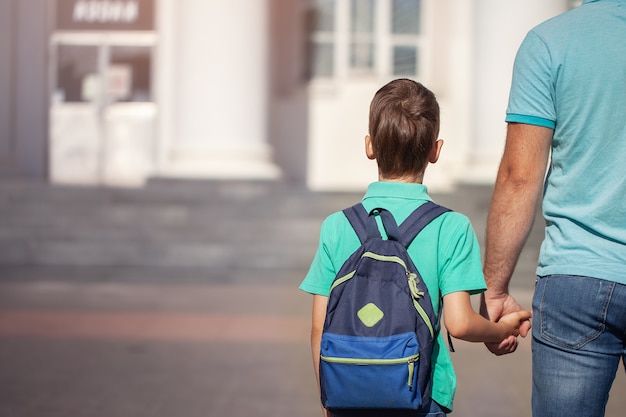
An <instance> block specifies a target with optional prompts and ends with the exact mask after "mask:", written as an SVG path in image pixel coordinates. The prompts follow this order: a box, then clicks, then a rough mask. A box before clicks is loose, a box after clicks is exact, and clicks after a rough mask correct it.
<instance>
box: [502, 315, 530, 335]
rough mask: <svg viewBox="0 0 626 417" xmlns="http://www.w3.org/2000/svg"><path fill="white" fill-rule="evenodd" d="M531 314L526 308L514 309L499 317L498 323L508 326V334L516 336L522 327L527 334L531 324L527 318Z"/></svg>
mask: <svg viewBox="0 0 626 417" xmlns="http://www.w3.org/2000/svg"><path fill="white" fill-rule="evenodd" d="M532 316H533V314H532V313H531V312H530V311H528V310H522V311H516V312H514V313H509V314H506V315H504V316H502V317H500V320H498V323H502V324H504V325H506V326H508V327H509V329H510V335H511V336H515V337H517V336H519V335H520V332H521V329H522V327H524V329H526V334H528V330H529V329H530V326H531V324H530V321H529V320H530V318H531V317H532ZM522 337H523V336H522Z"/></svg>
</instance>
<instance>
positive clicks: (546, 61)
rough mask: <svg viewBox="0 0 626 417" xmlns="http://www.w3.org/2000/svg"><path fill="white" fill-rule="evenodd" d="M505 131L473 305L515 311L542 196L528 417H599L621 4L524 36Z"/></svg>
mask: <svg viewBox="0 0 626 417" xmlns="http://www.w3.org/2000/svg"><path fill="white" fill-rule="evenodd" d="M506 121H507V123H508V131H507V138H506V146H505V150H504V155H503V157H502V161H501V165H500V169H499V171H498V177H497V180H496V186H495V190H494V195H493V199H492V202H491V206H490V210H489V216H488V220H487V236H486V255H485V264H484V272H485V278H486V281H487V286H488V290H487V292H485V295H484V300H483V301H484V306H483V307H486V310H487V312H488V314H489V317H490V318H491V320H497V319H498V318H499V317H500V316H501V315H502V314H506V313H509V312H511V311H517V310H519V309H521V307H520V306H519V305H518V303H517V302H516V301H515V299H514V298H513V297H511V295H509V293H508V285H509V281H510V278H511V275H512V273H513V269H514V267H515V264H516V262H517V259H518V256H519V254H520V251H521V249H522V247H523V245H524V244H525V241H526V238H527V236H528V233H529V231H530V228H531V225H532V221H533V218H534V214H535V207H536V204H537V203H538V201H539V197H540V193H541V191H542V190H543V202H542V211H543V216H544V218H545V221H546V227H545V238H544V241H543V244H542V247H541V252H540V255H539V265H538V268H537V276H538V278H537V285H536V288H535V295H534V298H533V321H534V323H533V327H534V330H533V342H532V348H533V398H532V408H533V416H534V417H544V416H574V415H578V416H593V417H596V416H603V415H604V409H605V406H606V403H607V400H608V393H609V390H610V387H611V384H612V382H613V380H614V378H615V373H616V371H617V368H618V365H619V361H620V358H621V359H622V360H623V358H624V356H625V352H626V349H625V346H626V336H625V334H626V0H586V1H584V2H583V4H582V5H581V6H580V7H578V8H576V9H573V10H570V11H568V12H566V13H563V14H562V15H559V16H557V17H555V18H552V19H550V20H548V21H546V22H544V23H542V24H540V25H539V26H537V27H535V28H534V29H533V30H531V31H530V32H529V33H528V35H527V36H526V38H525V39H524V41H523V43H522V45H521V46H520V49H519V51H518V53H517V57H516V59H515V65H514V70H513V81H512V85H511V91H510V97H509V105H508V108H507V116H506ZM550 154H552V157H551V158H550ZM546 167H549V169H548V172H547V176H546ZM544 178H545V184H544ZM527 331H528V329H525V331H522V332H521V333H522V335H525V333H526V332H527ZM488 347H489V348H490V350H491V351H492V352H494V353H496V354H501V353H504V352H503V351H501V350H499V348H498V347H497V346H494V345H489V346H488Z"/></svg>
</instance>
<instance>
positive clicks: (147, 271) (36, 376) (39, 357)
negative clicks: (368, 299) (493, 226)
mask: <svg viewBox="0 0 626 417" xmlns="http://www.w3.org/2000/svg"><path fill="white" fill-rule="evenodd" d="M489 195H490V189H489V188H487V187H461V188H459V189H458V190H457V191H456V192H454V193H450V194H441V195H435V198H436V200H437V201H438V202H440V203H442V204H444V205H448V206H449V207H451V208H453V209H456V210H459V211H463V212H465V213H467V214H468V215H469V216H470V218H471V219H472V222H473V224H474V227H475V229H476V230H477V232H478V234H479V237H480V238H481V239H482V231H483V230H484V221H485V215H486V208H487V205H488V199H489ZM355 199H358V195H357V194H349V193H342V194H336V193H311V192H308V191H306V190H303V189H302V188H300V187H295V186H290V185H285V184H267V183H213V182H207V183H203V182H173V181H155V182H152V183H150V184H149V185H148V186H147V187H146V188H144V189H141V190H120V189H98V188H72V187H49V186H46V185H43V184H33V183H23V182H21V183H20V182H4V183H0V417H54V416H59V417H68V416H72V417H74V416H77V417H83V416H84V417H105V416H106V417H143V416H146V417H147V416H150V417H165V416H167V417H170V416H181V417H195V416H205V417H206V416H234V417H239V416H249V415H254V416H258V417H264V416H273V417H287V416H298V417H309V416H319V415H320V412H319V408H318V405H317V402H318V400H317V393H316V388H315V385H314V381H313V376H312V375H313V374H312V366H311V360H310V356H309V347H308V330H309V313H310V297H309V296H308V295H306V294H303V293H300V292H299V291H298V290H297V285H298V283H299V281H300V280H301V278H302V276H303V274H304V271H305V270H306V267H307V265H308V262H310V258H311V256H312V253H313V251H314V249H315V245H316V240H317V233H318V227H319V224H320V222H321V220H322V218H323V217H324V216H325V215H326V214H328V213H329V212H330V211H333V210H336V209H340V208H342V207H344V206H345V205H347V204H351V203H352V202H354V201H355ZM540 238H541V231H540V227H539V226H538V227H536V228H535V229H534V230H533V233H532V234H531V238H530V241H529V244H528V246H527V249H526V250H525V252H524V253H523V255H522V259H521V261H520V266H519V268H518V272H517V274H516V277H515V278H514V288H513V290H514V293H515V294H516V296H517V297H518V299H519V300H521V301H522V302H523V303H524V304H526V305H528V306H529V305H530V297H531V293H532V286H533V278H532V274H533V270H534V266H533V263H534V262H535V259H536V253H537V250H538V245H539V241H540ZM529 346H530V343H529V341H528V340H525V341H524V342H523V343H522V345H521V347H520V349H519V350H518V352H517V353H516V354H515V355H510V356H506V357H500V358H496V357H493V356H492V355H491V354H489V353H488V352H487V351H486V350H485V349H484V347H482V345H477V344H470V343H463V342H458V341H457V342H456V343H455V347H456V349H457V352H456V353H454V354H453V359H454V362H455V365H456V368H457V373H458V376H459V389H458V393H457V399H456V409H455V412H454V414H453V415H457V416H483V417H491V416H494V417H495V416H503V415H504V416H510V417H522V416H529V414H530V413H529V411H528V410H529V405H528V404H529V398H530V347H529ZM625 388H626V377H625V375H624V373H623V372H620V373H619V377H618V380H617V382H616V386H615V387H614V390H613V392H614V394H613V396H612V397H611V400H610V402H609V411H608V413H607V416H608V417H618V416H623V410H624V409H626V398H625V397H624V396H623V395H622V396H620V395H619V394H620V393H623V392H624V390H625Z"/></svg>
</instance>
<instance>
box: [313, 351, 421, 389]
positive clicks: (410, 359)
mask: <svg viewBox="0 0 626 417" xmlns="http://www.w3.org/2000/svg"><path fill="white" fill-rule="evenodd" d="M419 356H420V355H419V353H416V354H415V355H411V356H407V357H406V358H398V359H364V358H337V357H332V356H324V355H320V359H321V360H323V361H324V362H327V363H338V364H342V365H359V366H367V365H401V364H403V363H406V364H407V365H408V368H409V379H408V382H407V385H408V386H409V387H410V388H412V387H413V375H414V374H415V364H416V363H417V361H418V359H419Z"/></svg>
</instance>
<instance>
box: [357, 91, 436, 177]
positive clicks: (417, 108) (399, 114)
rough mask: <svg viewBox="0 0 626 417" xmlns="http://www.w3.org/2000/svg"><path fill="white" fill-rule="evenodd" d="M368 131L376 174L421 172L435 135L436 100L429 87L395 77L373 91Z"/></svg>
mask: <svg viewBox="0 0 626 417" xmlns="http://www.w3.org/2000/svg"><path fill="white" fill-rule="evenodd" d="M369 132H370V137H371V141H372V145H373V149H374V154H375V157H376V162H377V163H378V169H379V172H380V174H382V175H383V176H384V177H386V178H398V177H402V176H404V175H407V174H409V175H416V174H420V173H423V171H424V170H425V169H426V164H427V163H428V157H429V155H430V152H431V150H432V147H433V145H434V143H435V141H436V140H437V136H438V135H439V104H438V103H437V99H436V98H435V95H434V94H433V92H432V91H430V90H429V89H428V88H426V87H424V86H423V85H422V84H420V83H418V82H415V81H413V80H409V79H397V80H394V81H391V82H389V83H388V84H386V85H384V86H383V87H382V88H381V89H380V90H378V91H377V92H376V94H375V95H374V98H373V100H372V103H371V105H370V115H369Z"/></svg>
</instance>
